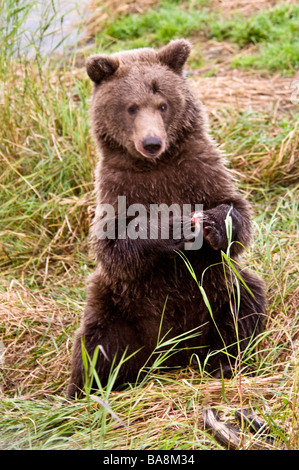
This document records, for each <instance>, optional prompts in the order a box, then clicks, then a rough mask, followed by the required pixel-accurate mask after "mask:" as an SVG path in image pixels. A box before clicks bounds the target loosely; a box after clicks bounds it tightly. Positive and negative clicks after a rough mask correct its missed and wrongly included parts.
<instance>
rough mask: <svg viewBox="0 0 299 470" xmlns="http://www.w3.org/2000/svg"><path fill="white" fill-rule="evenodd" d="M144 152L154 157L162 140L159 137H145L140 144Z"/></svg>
mask: <svg viewBox="0 0 299 470" xmlns="http://www.w3.org/2000/svg"><path fill="white" fill-rule="evenodd" d="M142 146H143V148H144V150H146V151H147V152H149V153H151V154H153V155H155V154H156V153H157V152H159V150H160V149H161V147H162V140H161V139H160V138H159V137H146V139H144V141H143V142H142Z"/></svg>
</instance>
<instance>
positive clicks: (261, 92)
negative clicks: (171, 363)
mask: <svg viewBox="0 0 299 470" xmlns="http://www.w3.org/2000/svg"><path fill="white" fill-rule="evenodd" d="M32 3H34V2H29V1H28V2H23V3H22V5H23V6H24V5H25V7H24V8H23V9H21V8H20V5H18V3H16V2H12V1H10V0H6V1H5V2H4V1H2V2H0V18H3V19H2V20H0V35H1V36H0V39H1V44H2V47H1V55H0V121H1V126H0V165H1V172H0V191H1V194H0V198H1V204H0V221H1V222H0V234H1V239H0V267H1V288H0V296H1V305H0V334H1V336H0V340H1V342H0V363H1V364H0V365H1V370H0V387H1V402H0V411H1V425H0V448H2V449H79V448H81V449H91V448H95V449H165V450H167V449H192V450H197V449H218V448H221V447H220V445H219V444H217V442H216V441H215V439H214V438H213V436H211V435H210V434H209V433H207V432H206V431H205V430H204V427H203V422H202V410H203V409H204V407H206V406H209V405H213V406H215V407H216V408H218V409H219V410H220V411H222V412H223V413H224V414H225V415H226V416H227V417H228V419H232V418H233V412H234V410H235V409H236V407H242V406H248V407H249V408H253V409H255V410H256V411H257V412H258V413H259V414H260V415H261V416H263V418H264V419H265V420H266V421H267V422H268V424H269V426H270V428H271V432H272V434H273V436H274V437H275V445H277V446H278V445H281V444H283V445H284V447H285V448H287V449H298V447H299V433H298V414H299V402H298V392H299V381H298V378H299V377H298V376H299V363H298V361H299V348H298V345H299V343H298V341H299V329H298V313H297V303H298V281H297V275H298V262H297V258H298V256H297V253H298V244H297V230H298V227H297V220H298V198H297V194H298V173H299V172H298V144H299V134H298V116H299V113H298V100H299V88H298V85H297V84H298V83H299V81H298V80H299V72H298V66H299V60H298V50H299V48H298V24H299V21H298V19H299V18H298V17H299V9H298V5H296V2H292V1H289V2H278V1H277V2H275V1H266V0H260V1H259V2H247V3H245V2H232V1H228V0H223V1H216V0H215V1H212V0H211V1H186V2H177V1H161V2H157V1H151V0H149V1H145V2H113V1H112V0H110V1H109V0H107V1H105V2H103V3H102V4H101V5H100V4H99V3H98V4H96V3H95V2H93V4H92V5H91V7H90V8H91V12H92V13H93V14H92V15H91V17H90V18H89V19H88V22H87V25H86V27H87V31H88V36H89V37H93V38H95V45H94V44H93V43H90V44H88V45H83V47H81V48H79V49H78V50H76V51H73V52H72V53H70V54H68V55H67V56H65V57H61V56H55V54H54V53H53V54H51V55H50V57H48V56H47V57H44V56H42V55H41V54H39V50H38V48H37V51H36V52H37V53H36V56H35V57H34V58H31V59H29V58H27V57H26V55H25V54H24V51H23V52H22V51H21V50H20V47H19V45H20V38H21V35H22V34H24V32H22V24H23V20H24V18H25V17H26V15H27V13H28V12H29V11H30V7H31V4H32ZM26 5H27V7H26ZM45 24H47V22H46V19H45ZM42 34H47V29H45V31H44V32H43V33H42ZM179 36H184V37H188V38H189V39H190V40H191V42H192V43H193V45H194V52H193V54H192V57H191V59H190V61H189V65H188V70H189V80H190V81H191V82H192V84H193V86H194V89H195V91H196V94H197V96H198V97H199V98H200V99H201V100H202V101H203V102H204V104H205V105H206V107H207V111H208V114H209V119H210V124H211V132H212V134H213V135H214V137H215V138H216V139H217V141H218V143H219V146H220V147H221V148H222V149H223V150H224V151H225V152H226V154H227V158H228V162H229V165H230V166H231V167H232V168H233V169H234V170H235V172H236V174H237V176H238V178H239V181H240V188H241V189H242V190H243V191H244V192H245V193H246V195H247V197H248V198H249V199H250V200H251V202H252V204H253V207H254V224H255V235H254V243H253V244H252V247H251V248H250V250H249V251H248V253H247V256H246V263H247V264H249V265H250V266H251V267H252V268H253V269H254V270H255V271H256V272H258V273H259V274H260V275H261V276H262V277H263V278H264V279H265V281H266V283H267V291H268V302H269V306H268V314H269V315H268V319H267V328H266V331H265V332H264V333H263V334H262V336H261V341H260V344H259V349H260V351H259V354H258V358H257V364H256V369H257V370H256V375H255V376H254V377H248V376H246V375H244V374H240V373H239V374H237V375H236V377H234V378H233V379H232V380H213V379H212V378H211V377H209V376H208V375H207V374H206V373H205V372H204V370H202V371H196V370H191V369H190V370H189V369H188V370H184V371H179V372H177V373H171V374H165V375H161V374H159V373H158V371H151V372H150V373H149V375H148V377H147V379H146V380H145V382H144V383H143V384H142V385H140V386H135V387H133V386H132V387H131V388H130V389H129V390H124V391H121V392H111V391H110V390H109V389H108V390H106V391H103V393H102V395H101V396H100V399H101V400H103V401H102V402H101V404H100V405H99V402H98V401H96V399H94V398H93V397H91V396H90V397H87V398H86V399H83V400H82V401H80V402H68V401H67V400H65V398H64V391H65V387H66V384H67V381H68V376H69V369H70V355H71V346H72V341H73V335H74V332H75V330H76V328H77V327H78V325H79V322H80V317H81V314H82V311H83V308H84V300H85V282H86V278H87V276H88V274H89V273H90V272H92V269H93V257H92V254H91V253H90V252H89V248H88V228H89V224H90V221H91V219H92V215H93V210H94V194H93V171H94V167H95V164H96V159H97V157H96V154H95V148H94V145H93V142H92V141H91V138H90V135H89V118H88V103H89V96H90V91H91V85H90V83H89V81H88V80H87V77H86V74H85V70H84V67H83V66H82V62H83V60H84V58H85V56H86V55H88V54H89V53H91V52H93V51H94V50H99V48H102V49H103V50H105V51H108V52H109V51H112V50H116V49H122V48H129V47H132V46H134V47H135V46H141V45H142V46H143V45H154V46H158V45H161V44H164V43H165V42H167V41H168V40H169V39H172V38H174V37H179ZM297 90H298V96H297ZM296 250H297V251H296ZM103 404H104V406H101V405H103ZM256 439H257V437H255V436H253V437H252V444H253V443H254V442H255V441H256Z"/></svg>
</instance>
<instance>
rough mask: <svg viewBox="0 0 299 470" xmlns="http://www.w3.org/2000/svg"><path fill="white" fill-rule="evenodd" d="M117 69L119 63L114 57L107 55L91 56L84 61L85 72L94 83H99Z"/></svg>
mask: <svg viewBox="0 0 299 470" xmlns="http://www.w3.org/2000/svg"><path fill="white" fill-rule="evenodd" d="M118 67H119V61H118V59H117V58H116V57H111V56H108V55H103V54H102V55H92V56H90V57H88V59H87V61H86V70H87V73H88V75H89V77H90V78H91V80H92V81H93V82H95V83H100V82H101V81H102V80H103V78H106V77H109V76H110V75H113V74H114V72H115V71H116V70H117V69H118Z"/></svg>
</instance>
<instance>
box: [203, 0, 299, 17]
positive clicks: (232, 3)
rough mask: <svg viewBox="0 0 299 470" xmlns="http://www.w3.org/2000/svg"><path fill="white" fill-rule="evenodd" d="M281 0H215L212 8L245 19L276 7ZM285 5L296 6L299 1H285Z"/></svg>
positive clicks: (224, 14) (226, 14)
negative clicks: (241, 16) (238, 15)
mask: <svg viewBox="0 0 299 470" xmlns="http://www.w3.org/2000/svg"><path fill="white" fill-rule="evenodd" d="M279 1H280V0H255V1H254V2H253V1H251V2H250V1H248V0H213V1H212V2H211V7H212V8H213V9H215V10H216V11H221V12H222V13H223V16H225V17H227V16H230V15H231V14H232V13H239V14H241V15H243V16H245V17H248V16H250V15H252V14H253V13H255V12H257V11H259V10H265V9H267V8H271V7H274V6H275V5H276V4H277V3H279ZM284 3H289V4H295V3H297V0H285V2H284Z"/></svg>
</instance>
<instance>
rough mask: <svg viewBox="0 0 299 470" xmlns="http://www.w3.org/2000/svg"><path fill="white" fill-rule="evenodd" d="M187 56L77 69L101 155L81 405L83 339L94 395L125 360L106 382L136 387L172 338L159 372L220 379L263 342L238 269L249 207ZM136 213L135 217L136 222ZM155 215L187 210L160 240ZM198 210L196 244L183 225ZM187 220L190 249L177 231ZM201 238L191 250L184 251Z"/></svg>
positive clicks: (183, 45) (255, 282) (251, 294)
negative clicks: (195, 369) (85, 78)
mask: <svg viewBox="0 0 299 470" xmlns="http://www.w3.org/2000/svg"><path fill="white" fill-rule="evenodd" d="M189 53H190V44H189V42H187V41H185V40H183V39H182V40H174V41H172V42H170V43H169V44H168V45H166V46H164V47H162V48H161V49H159V50H157V51H156V50H154V49H151V48H144V49H137V50H132V51H128V52H121V53H116V54H113V55H111V56H108V55H95V56H91V57H90V58H89V59H88V61H87V73H88V75H89V77H90V78H91V80H92V81H93V82H94V91H93V96H92V103H91V116H92V130H93V135H94V139H95V141H96V144H97V148H98V151H99V155H100V158H99V163H98V166H97V169H96V193H97V211H96V215H95V219H94V224H93V235H92V237H93V244H94V248H95V253H96V257H97V262H98V266H97V269H96V271H95V272H94V274H93V275H92V277H91V279H90V286H89V291H88V298H87V305H86V309H85V313H84V317H83V321H82V325H81V327H80V329H79V330H78V332H77V335H76V339H75V344H74V350H73V362H72V374H71V380H70V384H69V388H68V395H69V396H75V395H76V394H78V395H80V391H81V390H82V389H83V387H84V373H85V371H84V367H83V363H82V352H81V347H82V345H81V343H82V340H84V346H85V349H86V351H87V353H88V355H89V356H90V358H92V357H93V355H94V352H95V351H96V350H97V351H98V353H99V354H98V359H97V364H96V371H97V374H98V377H99V379H100V380H101V383H102V385H105V384H106V383H107V380H108V377H109V373H110V370H111V367H115V366H116V365H117V363H118V361H119V360H120V358H121V357H122V356H123V355H124V354H125V355H126V357H128V356H130V355H132V356H131V357H130V358H129V359H128V360H127V361H125V362H123V364H122V365H121V367H120V370H119V374H118V377H117V381H116V383H115V385H120V384H125V383H128V382H132V381H133V382H134V381H136V379H137V378H138V377H140V375H139V374H140V370H141V369H142V367H143V366H144V365H145V364H146V366H150V365H151V364H152V363H153V361H154V360H155V358H156V357H157V356H156V355H155V354H153V351H154V350H155V348H156V347H157V342H158V341H159V339H160V340H161V339H164V340H168V339H170V338H175V337H180V339H181V342H180V343H179V344H178V345H177V348H176V349H177V351H176V352H175V353H174V351H172V353H170V354H168V357H167V359H166V360H165V363H163V366H167V367H184V366H187V365H188V364H190V363H192V360H194V359H195V362H196V363H198V362H200V363H202V364H204V367H205V370H208V371H209V372H210V373H216V374H217V371H218V373H219V371H221V373H223V374H224V375H225V376H226V375H227V376H228V375H229V374H231V373H232V371H233V370H234V367H235V366H236V364H241V362H240V361H241V358H242V357H243V358H244V356H246V353H248V351H249V349H250V348H251V346H252V342H253V339H254V338H255V337H256V335H257V334H258V333H259V332H260V331H261V328H262V323H263V321H262V319H263V316H264V310H265V294H264V286H263V283H262V282H261V281H260V280H259V279H258V278H257V277H256V276H254V275H252V274H251V273H250V272H248V271H247V270H245V269H244V268H241V267H240V263H239V262H238V260H239V259H240V254H241V252H242V251H243V248H244V246H246V245H248V243H249V241H250V231H251V230H250V210H249V205H248V203H247V202H246V201H245V200H244V199H243V197H242V196H241V195H240V194H239V192H238V191H237V190H236V188H235V181H234V178H233V177H232V175H231V173H230V171H229V170H228V169H227V168H226V167H225V162H224V160H223V157H222V155H221V153H220V152H219V150H218V149H216V148H215V144H214V143H213V141H212V139H211V137H210V136H209V134H208V130H207V125H206V120H205V114H204V110H203V106H202V105H201V103H200V102H198V101H196V100H195V98H194V96H193V94H192V91H191V89H190V86H189V84H188V81H187V79H186V77H185V74H184V72H183V67H184V64H185V62H186V60H187V58H188V56H189ZM120 196H121V198H120ZM136 205H137V206H138V207H141V206H142V207H143V208H144V211H145V212H143V213H142V214H141V215H140V214H139V215H140V217H138V218H137V219H134V215H135V216H136V210H135V209H136V207H137V206H136ZM161 205H164V206H163V207H168V208H170V209H171V208H172V207H174V208H179V209H182V210H183V206H184V205H187V207H190V208H191V211H190V217H188V216H186V215H185V214H184V213H183V212H181V214H178V213H177V211H173V213H172V212H171V210H169V218H168V224H169V225H168V236H164V235H163V233H164V232H163V227H164V225H163V224H164V222H163V223H162V222H161V214H160V215H159V217H158V219H155V220H156V221H157V220H158V226H157V227H158V229H157V231H156V232H155V230H154V229H155V228H157V227H155V223H154V222H153V221H152V220H153V218H151V217H149V216H150V214H151V209H152V207H156V208H157V207H158V208H159V207H160V208H161ZM172 205H174V206H172ZM198 205H201V207H202V212H201V214H202V223H201V229H200V235H196V233H195V228H194V227H195V225H196V224H195V225H194V218H192V217H193V214H194V211H195V209H196V208H197V207H198ZM103 207H104V210H103ZM109 208H110V209H112V210H109ZM137 212H138V211H137ZM107 214H108V215H107ZM124 214H125V215H124ZM171 214H172V215H171ZM170 215H171V216H170ZM227 216H229V217H230V218H229V217H227ZM136 217H137V216H136ZM197 217H199V216H197ZM191 220H192V222H191V231H192V234H193V239H192V240H191V242H190V237H188V236H185V235H184V234H185V231H184V230H185V226H186V221H187V222H188V223H189V222H190V221H191ZM195 220H197V221H198V220H200V217H199V218H196V219H195ZM228 220H230V222H231V237H230V240H229V237H228V231H227V221H228ZM103 221H105V227H106V229H107V230H106V236H103ZM137 222H138V223H137ZM132 223H133V224H134V227H135V235H136V236H134V230H132V227H130V229H131V231H129V230H128V229H129V225H130V224H132ZM178 225H179V228H180V229H181V230H180V233H182V232H183V233H182V234H181V235H180V236H177V234H176V233H175V226H176V227H177V226H178ZM126 230H127V231H126ZM193 230H194V231H193ZM129 232H130V233H129ZM153 232H155V233H154V235H156V236H151V235H152V234H153ZM162 232H163V233H162ZM157 234H158V235H157ZM104 235H105V232H104ZM200 236H201V237H202V243H201V244H199V245H200V246H197V248H196V249H193V248H192V247H191V248H190V246H191V245H192V243H194V245H195V244H196V242H195V240H196V237H199V238H200ZM229 241H230V243H229ZM227 250H229V254H230V257H231V258H232V259H233V260H235V261H234V269H233V270H231V269H229V268H228V267H227V265H226V264H225V263H224V261H223V260H224V256H223V253H227ZM180 252H182V253H183V254H182V253H180ZM187 260H188V263H190V265H191V266H192V269H193V270H194V273H195V275H196V277H197V280H198V281H199V282H200V288H199V285H198V283H197V282H196V281H195V280H194V277H193V276H192V275H191V273H190V269H188V267H187ZM236 272H238V273H240V276H241V277H242V279H243V281H244V283H243V282H241V281H240V278H239V276H238V275H236ZM207 299H208V303H207ZM191 330H192V334H188V332H190V331H191ZM184 335H185V336H184ZM97 348H98V349H97ZM163 349H164V350H165V347H164V348H163ZM249 352H250V351H249ZM133 353H135V354H133ZM149 358H150V359H149ZM241 367H243V365H242V366H241Z"/></svg>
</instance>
